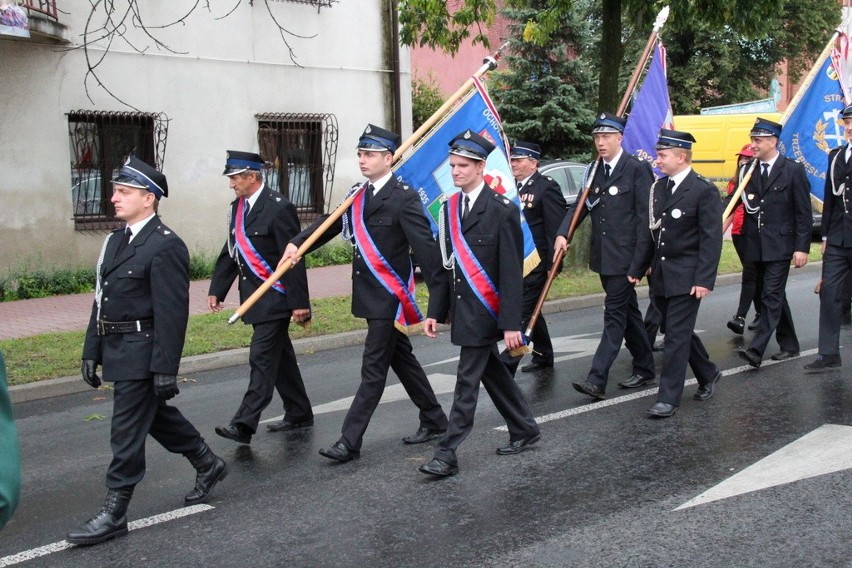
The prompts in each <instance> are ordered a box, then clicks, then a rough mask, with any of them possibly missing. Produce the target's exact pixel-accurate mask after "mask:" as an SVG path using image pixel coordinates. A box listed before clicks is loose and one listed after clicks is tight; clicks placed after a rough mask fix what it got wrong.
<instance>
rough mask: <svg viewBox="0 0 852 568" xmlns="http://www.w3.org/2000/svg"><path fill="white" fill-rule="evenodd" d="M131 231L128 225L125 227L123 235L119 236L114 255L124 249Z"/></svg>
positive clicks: (128, 241)
mask: <svg viewBox="0 0 852 568" xmlns="http://www.w3.org/2000/svg"><path fill="white" fill-rule="evenodd" d="M132 234H133V232H132V231H131V230H130V227H125V229H124V236H122V237H121V240H120V241H118V248H117V249H116V251H115V256H118V255H120V254H121V251H123V250H124V249H125V247H126V246H127V245H128V244H129V243H130V236H131V235H132Z"/></svg>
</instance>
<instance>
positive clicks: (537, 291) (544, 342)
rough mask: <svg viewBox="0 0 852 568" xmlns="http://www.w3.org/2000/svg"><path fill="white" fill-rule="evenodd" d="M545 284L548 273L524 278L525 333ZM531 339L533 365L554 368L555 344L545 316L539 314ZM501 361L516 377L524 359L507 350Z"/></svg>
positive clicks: (534, 272) (523, 326) (539, 273)
mask: <svg viewBox="0 0 852 568" xmlns="http://www.w3.org/2000/svg"><path fill="white" fill-rule="evenodd" d="M545 282H547V272H546V271H544V270H535V271H533V272H531V273H530V274H529V275H527V277H526V278H524V293H523V297H522V298H521V318H522V320H523V323H522V324H521V327H522V328H523V330H524V331H525V332H526V329H527V324H529V321H530V317H532V313H533V310H534V309H535V306H536V304H537V303H538V299H539V297H540V296H541V291H542V290H543V289H544V284H545ZM529 339H530V341H531V342H532V348H533V356H532V361H533V363H539V364H541V365H545V366H548V367H549V366H552V365H553V343H551V341H550V332H549V331H548V329H547V322H546V321H544V314H539V316H538V319H537V320H536V323H535V327H534V328H533V330H532V333H531V337H530V338H529ZM500 359H501V360H502V361H503V363H504V364H505V365H506V367H507V368H508V369H509V372H510V373H512V374H513V375H514V374H515V371H517V370H518V364H520V362H521V359H523V355H521V356H518V357H512V356H511V355H509V350H508V349H505V350H503V352H502V353H500Z"/></svg>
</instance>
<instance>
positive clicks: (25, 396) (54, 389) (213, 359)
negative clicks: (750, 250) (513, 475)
mask: <svg viewBox="0 0 852 568" xmlns="http://www.w3.org/2000/svg"><path fill="white" fill-rule="evenodd" d="M798 270H799V272H817V271H819V270H822V262H821V261H817V262H809V263H808V264H807V265H806V266H805V267H804V268H800V269H798ZM740 277H741V274H740V273H739V272H735V273H731V274H723V275H720V276H718V277H717V278H716V286H717V287H718V286H727V285H730V284H736V283H738V282H739V281H740ZM636 295H637V296H638V297H639V298H640V299H645V298H647V297H648V286H641V287H639V288H637V289H636ZM603 300H604V293H603V292H600V293H598V294H589V295H588V296H576V297H574V298H563V299H560V300H550V301H548V302H545V303H544V307H543V308H542V313H543V314H552V313H560V312H569V311H573V310H581V309H584V308H592V307H595V306H601V305H603ZM446 329H449V327H448V326H447V327H446ZM366 335H367V330H366V329H359V330H355V331H346V332H343V333H335V334H332V335H318V336H316V337H305V338H302V339H297V340H295V341H294V342H293V348H294V350H295V351H296V355H305V354H310V353H315V352H317V351H326V350H329V349H338V348H341V347H352V346H353V345H360V344H362V343H364V338H365V337H366ZM248 352H249V349H248V347H242V348H240V349H231V350H228V351H219V352H217V353H206V354H204V355H193V356H192V357H185V358H183V359H181V362H180V373H181V374H188V373H197V372H200V371H212V370H215V369H222V368H225V367H237V366H240V365H248ZM89 390H91V387H90V386H89V385H87V384H86V383H84V382H83V380H82V379H81V378H80V376H79V375H75V376H71V377H61V378H58V379H47V380H44V381H36V382H33V383H27V384H25V385H16V386H12V387H9V396H10V398H11V399H12V402H13V403H20V402H31V401H35V400H41V399H45V398H52V397H55V396H65V395H69V394H77V393H81V392H86V391H89Z"/></svg>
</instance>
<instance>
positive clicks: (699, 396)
mask: <svg viewBox="0 0 852 568" xmlns="http://www.w3.org/2000/svg"><path fill="white" fill-rule="evenodd" d="M721 378H722V371H717V372H716V376H715V377H713V380H712V381H710V382H709V383H707V384H706V385H701V386H699V387H698V390H697V391H695V394H694V395H692V398H694V399H695V400H698V401H701V402H705V401H707V400H710V399H711V398H713V391H714V390H715V387H716V383H718V382H719V379H721Z"/></svg>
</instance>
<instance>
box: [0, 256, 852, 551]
mask: <svg viewBox="0 0 852 568" xmlns="http://www.w3.org/2000/svg"><path fill="white" fill-rule="evenodd" d="M817 278H818V274H817V273H814V272H810V273H795V272H794V273H793V276H792V277H791V280H790V283H789V285H788V294H789V297H790V298H791V304H792V308H793V312H794V317H795V322H796V327H797V330H798V332H799V337H800V341H801V344H802V350H803V351H804V352H806V353H807V352H813V351H815V349H814V348H815V347H816V340H817V323H818V322H817V313H818V299H817V297H816V296H815V295H814V294H813V293H812V290H813V286H814V284H815V283H816V280H817ZM738 292H739V287H738V286H736V285H735V286H725V287H721V288H719V289H717V290H716V291H715V292H714V293H713V294H711V296H710V297H709V298H708V299H706V300H705V301H704V302H703V304H702V308H701V312H700V314H699V321H698V326H697V327H698V329H699V330H701V336H702V338H703V339H704V341H705V345H706V346H707V348H708V351H709V352H710V355H711V358H712V359H713V360H714V361H715V362H716V363H717V364H718V365H719V367H720V368H721V369H723V370H725V377H724V378H723V379H722V381H721V382H720V383H719V385H718V389H717V394H716V396H715V397H714V398H713V399H712V400H711V401H709V402H706V403H698V402H695V401H693V400H692V394H693V392H694V391H695V388H696V387H695V386H694V384H693V385H690V386H687V388H686V391H685V396H684V400H683V404H682V406H681V408H680V412H679V413H678V414H677V415H676V416H675V417H673V418H671V419H667V420H653V419H649V418H647V417H646V415H645V411H646V410H647V409H648V408H649V407H650V406H651V405H652V404H653V402H654V400H655V399H654V394H655V392H656V391H655V389H653V388H652V389H647V390H644V391H641V392H639V393H635V392H628V391H622V390H619V389H618V388H617V386H616V383H617V381H618V380H621V379H622V378H624V377H626V376H627V375H628V374H629V372H630V365H629V356H628V354H627V352H626V351H625V350H623V351H622V353H621V356H620V357H619V359H618V361H617V362H616V364H615V366H614V367H613V369H612V373H611V380H610V383H611V384H610V388H609V390H608V395H609V398H608V399H607V400H606V401H604V402H603V403H595V404H592V403H590V399H588V398H587V397H584V396H583V395H580V394H579V393H577V392H575V391H574V390H573V389H572V388H571V387H570V383H571V381H577V380H581V379H582V378H583V377H584V376H585V372H586V371H587V370H588V365H589V364H590V360H591V354H592V352H593V351H594V348H595V347H596V344H597V338H598V337H599V333H600V328H601V321H602V308H600V307H597V308H587V309H581V310H575V311H571V312H565V313H560V314H551V315H549V316H548V323H549V325H550V328H551V333H552V335H553V336H554V337H555V338H558V339H557V340H556V341H555V344H556V349H557V351H558V353H557V357H558V358H557V364H556V367H555V369H554V370H553V371H552V372H550V373H542V374H537V375H536V374H532V375H531V374H520V373H519V375H518V377H517V380H518V383H519V385H520V387H521V388H522V390H523V391H524V393H525V394H526V395H527V396H528V398H529V401H530V403H531V405H532V407H533V410H534V413H535V415H536V416H538V417H541V424H542V425H541V429H542V441H541V442H540V443H539V444H538V445H536V446H534V447H533V448H532V449H531V450H530V451H528V452H525V453H523V454H521V455H517V456H498V455H496V454H495V453H494V450H495V448H496V447H497V446H499V445H502V444H503V443H505V442H506V441H507V439H508V434H507V433H506V432H505V431H501V430H500V429H499V428H500V427H501V426H503V422H502V420H501V418H500V416H499V414H497V413H496V411H495V409H494V407H493V405H492V404H491V402H490V400H489V399H488V396H487V394H485V393H484V389H483V391H482V395H481V398H480V404H479V409H478V412H477V419H476V424H475V426H474V430H473V433H472V434H471V436H470V437H469V438H468V439H467V440H466V441H465V442H464V444H463V445H462V446H461V449H460V451H459V460H460V468H461V472H460V473H459V475H457V476H455V477H452V478H448V479H440V480H436V479H432V478H429V477H427V476H425V475H423V474H421V473H419V472H418V471H417V467H418V466H419V465H420V464H421V463H423V462H424V461H426V460H428V459H429V458H430V457H431V454H432V451H433V450H434V445H433V444H431V443H429V444H425V445H420V446H406V445H404V444H402V443H401V441H400V438H401V437H402V436H404V435H406V434H410V433H412V432H413V431H414V430H415V429H416V427H417V410H416V408H415V407H414V406H413V405H412V404H411V403H410V402H409V401H408V400H407V399H406V398H405V395H404V393H403V392H402V390H401V388H400V386H399V384H398V382H397V381H396V379H395V378H394V377H393V376H391V379H390V380H389V388H388V390H387V392H386V396H387V397H388V398H389V399H391V400H389V401H388V402H386V403H383V404H382V405H380V406H379V408H378V409H377V411H376V413H375V414H374V416H373V419H372V422H371V424H370V428H369V429H368V431H367V435H366V437H365V440H364V446H363V448H362V455H361V459H360V460H357V461H354V462H350V463H347V464H337V463H333V462H329V461H328V460H326V459H324V458H322V457H321V456H319V455H318V454H317V450H318V449H319V448H321V447H323V446H327V445H330V444H331V443H333V442H334V441H336V439H337V437H338V434H339V428H340V425H341V423H342V420H343V416H344V412H345V409H346V408H347V407H348V402H349V400H348V399H349V397H351V396H352V395H353V394H354V392H355V389H356V386H357V382H358V368H359V364H360V349H359V348H358V347H351V348H342V349H336V350H332V351H325V352H318V353H316V354H314V355H307V356H302V357H301V358H300V362H301V365H302V368H303V376H304V377H305V380H306V383H307V388H308V393H309V395H310V397H311V399H312V401H313V403H314V404H315V412H316V413H317V416H316V422H315V426H314V427H313V428H309V429H305V430H301V431H297V432H294V433H284V434H281V433H279V434H273V433H269V432H266V431H265V429H264V430H263V431H259V432H258V434H257V435H256V436H255V438H254V440H253V442H252V444H251V446H239V445H237V444H235V443H232V442H230V441H228V440H224V439H222V438H219V437H217V436H216V435H215V434H214V433H213V428H214V426H216V425H219V424H226V423H227V422H228V419H229V418H230V416H231V414H232V413H233V411H234V410H235V409H236V406H237V404H238V401H239V399H240V398H241V396H242V392H243V389H244V387H245V383H246V381H247V369H248V367H247V365H245V366H240V367H232V368H227V369H221V370H218V371H210V372H201V373H195V374H192V375H189V376H187V379H188V381H189V382H187V383H184V384H182V385H181V394H180V395H179V396H178V397H177V398H176V399H174V403H175V404H176V405H177V406H178V407H179V408H181V410H182V411H184V413H185V414H186V415H187V416H188V417H189V418H190V420H192V421H193V422H194V423H195V425H196V426H197V427H198V428H199V430H201V432H202V433H203V434H205V436H207V441H208V442H209V443H210V444H211V445H212V446H213V448H214V450H215V451H216V452H218V453H220V454H221V455H222V456H223V457H224V458H225V459H226V460H227V461H228V462H229V463H230V467H231V473H230V475H229V477H228V478H227V479H226V480H225V481H224V482H222V484H221V485H219V486H218V487H217V488H216V490H215V492H214V494H213V496H212V498H211V500H210V502H209V503H208V504H209V505H210V506H211V508H201V509H200V510H195V509H193V510H190V511H187V510H186V509H183V508H182V507H181V505H182V498H183V495H184V494H185V493H186V492H187V491H188V490H189V489H190V488H191V487H192V485H193V480H194V471H193V470H192V468H191V466H190V465H189V463H188V462H187V461H186V460H185V459H184V458H183V457H181V456H175V455H171V454H168V453H167V452H165V451H164V450H163V449H162V448H161V447H160V446H158V445H157V444H156V442H154V441H153V440H151V441H150V443H149V444H148V472H147V475H146V477H145V479H144V480H143V481H142V482H141V483H140V485H139V486H138V487H137V489H136V494H135V496H134V499H133V501H132V503H131V505H130V511H129V518H130V520H131V521H134V520H135V521H138V520H142V519H148V518H149V517H155V518H154V519H153V520H150V521H146V522H145V523H144V524H149V522H150V523H152V524H150V526H145V527H141V528H137V529H135V530H131V532H130V534H129V535H128V536H127V537H124V538H120V539H117V540H114V541H111V542H108V543H105V544H102V545H99V546H95V547H88V548H86V547H80V548H68V547H67V546H66V545H64V543H63V538H64V535H65V532H66V531H67V530H68V529H70V528H73V527H74V526H76V525H77V524H79V523H81V522H83V521H84V520H86V519H87V518H88V517H89V516H91V515H92V514H93V513H94V512H96V511H97V509H98V508H99V506H100V504H101V503H102V500H103V497H104V493H105V489H104V487H103V476H104V472H105V469H106V465H107V464H108V462H109V459H110V451H109V416H110V412H111V401H110V393H109V392H108V391H90V392H87V393H83V394H79V395H71V396H65V397H59V398H54V399H46V400H42V401H35V402H29V403H23V404H19V405H16V412H17V414H18V427H19V433H20V437H21V443H22V457H23V466H24V491H23V496H22V501H21V505H20V507H19V509H18V512H17V513H16V515H15V517H14V518H13V520H12V522H11V523H10V524H9V525H8V526H7V527H6V528H5V529H4V530H3V532H2V533H0V566H4V565H12V564H13V563H16V562H19V561H20V562H23V564H22V565H24V566H29V565H32V566H69V567H71V566H74V567H77V566H87V567H97V566H139V565H150V566H181V567H186V566H288V567H289V566H292V567H298V566H371V567H385V566H387V567H398V566H501V567H502V566H590V567H592V566H593V567H601V566H625V567H626V566H630V567H633V566H649V567H650V566H654V567H656V566H696V567H697V566H803V565H805V566H850V565H852V538H851V537H852V521H850V518H849V510H850V505H852V497H850V495H852V474H850V469H849V468H852V434H850V432H852V388H850V380H852V374H850V371H849V368H850V367H849V365H850V364H852V356H847V359H848V361H847V362H846V365H847V366H846V367H845V368H844V369H842V370H838V371H834V372H831V373H827V374H823V375H807V374H805V373H804V372H803V371H802V365H803V364H804V363H806V362H808V361H810V360H811V359H812V355H807V356H803V357H801V358H799V359H795V360H792V361H787V362H783V363H777V364H771V365H769V364H765V365H764V366H763V367H762V368H761V369H759V370H757V371H754V370H744V368H743V367H742V361H741V360H740V359H739V358H738V357H737V356H736V354H735V350H736V348H737V347H738V346H739V345H741V339H740V338H737V337H734V336H733V335H732V334H731V333H730V332H729V331H728V330H727V329H726V328H725V322H726V321H727V319H728V318H729V317H730V316H731V314H732V313H733V306H734V305H735V301H736V296H737V294H738ZM643 306H644V302H643ZM749 336H750V334H749V333H748V332H747V334H746V339H748V337H749ZM413 341H414V344H415V349H416V353H417V354H418V356H419V358H420V360H421V362H422V363H423V364H424V366H425V368H426V370H427V373H429V375H430V379H431V380H432V381H433V384H434V385H435V387H436V392H438V393H439V394H438V399H439V401H440V402H441V403H442V404H443V406H444V408H445V409H446V410H449V408H450V405H451V402H452V392H451V391H452V386H453V380H454V379H453V377H454V372H455V357H456V355H457V352H458V350H457V348H455V347H453V346H451V345H450V344H449V339H448V334H446V333H445V334H442V336H441V337H440V338H439V339H437V340H435V341H430V340H428V339H427V338H425V337H416V338H414V339H413ZM850 341H852V330H850V329H849V328H845V329H844V330H843V331H842V333H841V344H847V343H849V342H850ZM775 348H776V346H775V345H774V344H773V345H770V350H769V352H768V353H767V355H771V354H772V353H774V349H775ZM844 353H846V351H844ZM657 358H658V364H659V363H660V362H661V355H657ZM94 415H102V416H103V417H104V419H103V420H96V419H95V420H88V421H87V420H86V418H91V417H92V416H94ZM278 415H280V401H279V400H277V399H276V400H274V401H273V404H272V405H271V406H270V408H269V409H268V410H267V412H266V413H265V415H264V419H273V418H275V417H276V416H278ZM693 500H695V501H693ZM684 505H687V506H686V507H683V508H680V507H682V506H684ZM166 513H169V514H181V513H191V514H188V515H186V516H183V517H180V518H173V519H169V520H165V518H164V517H157V516H158V515H163V514H166ZM169 516H170V515H166V517H169ZM39 554H41V555H40V556H37V555H39ZM36 556H37V557H36ZM25 558H34V559H32V560H24V559H25Z"/></svg>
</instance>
